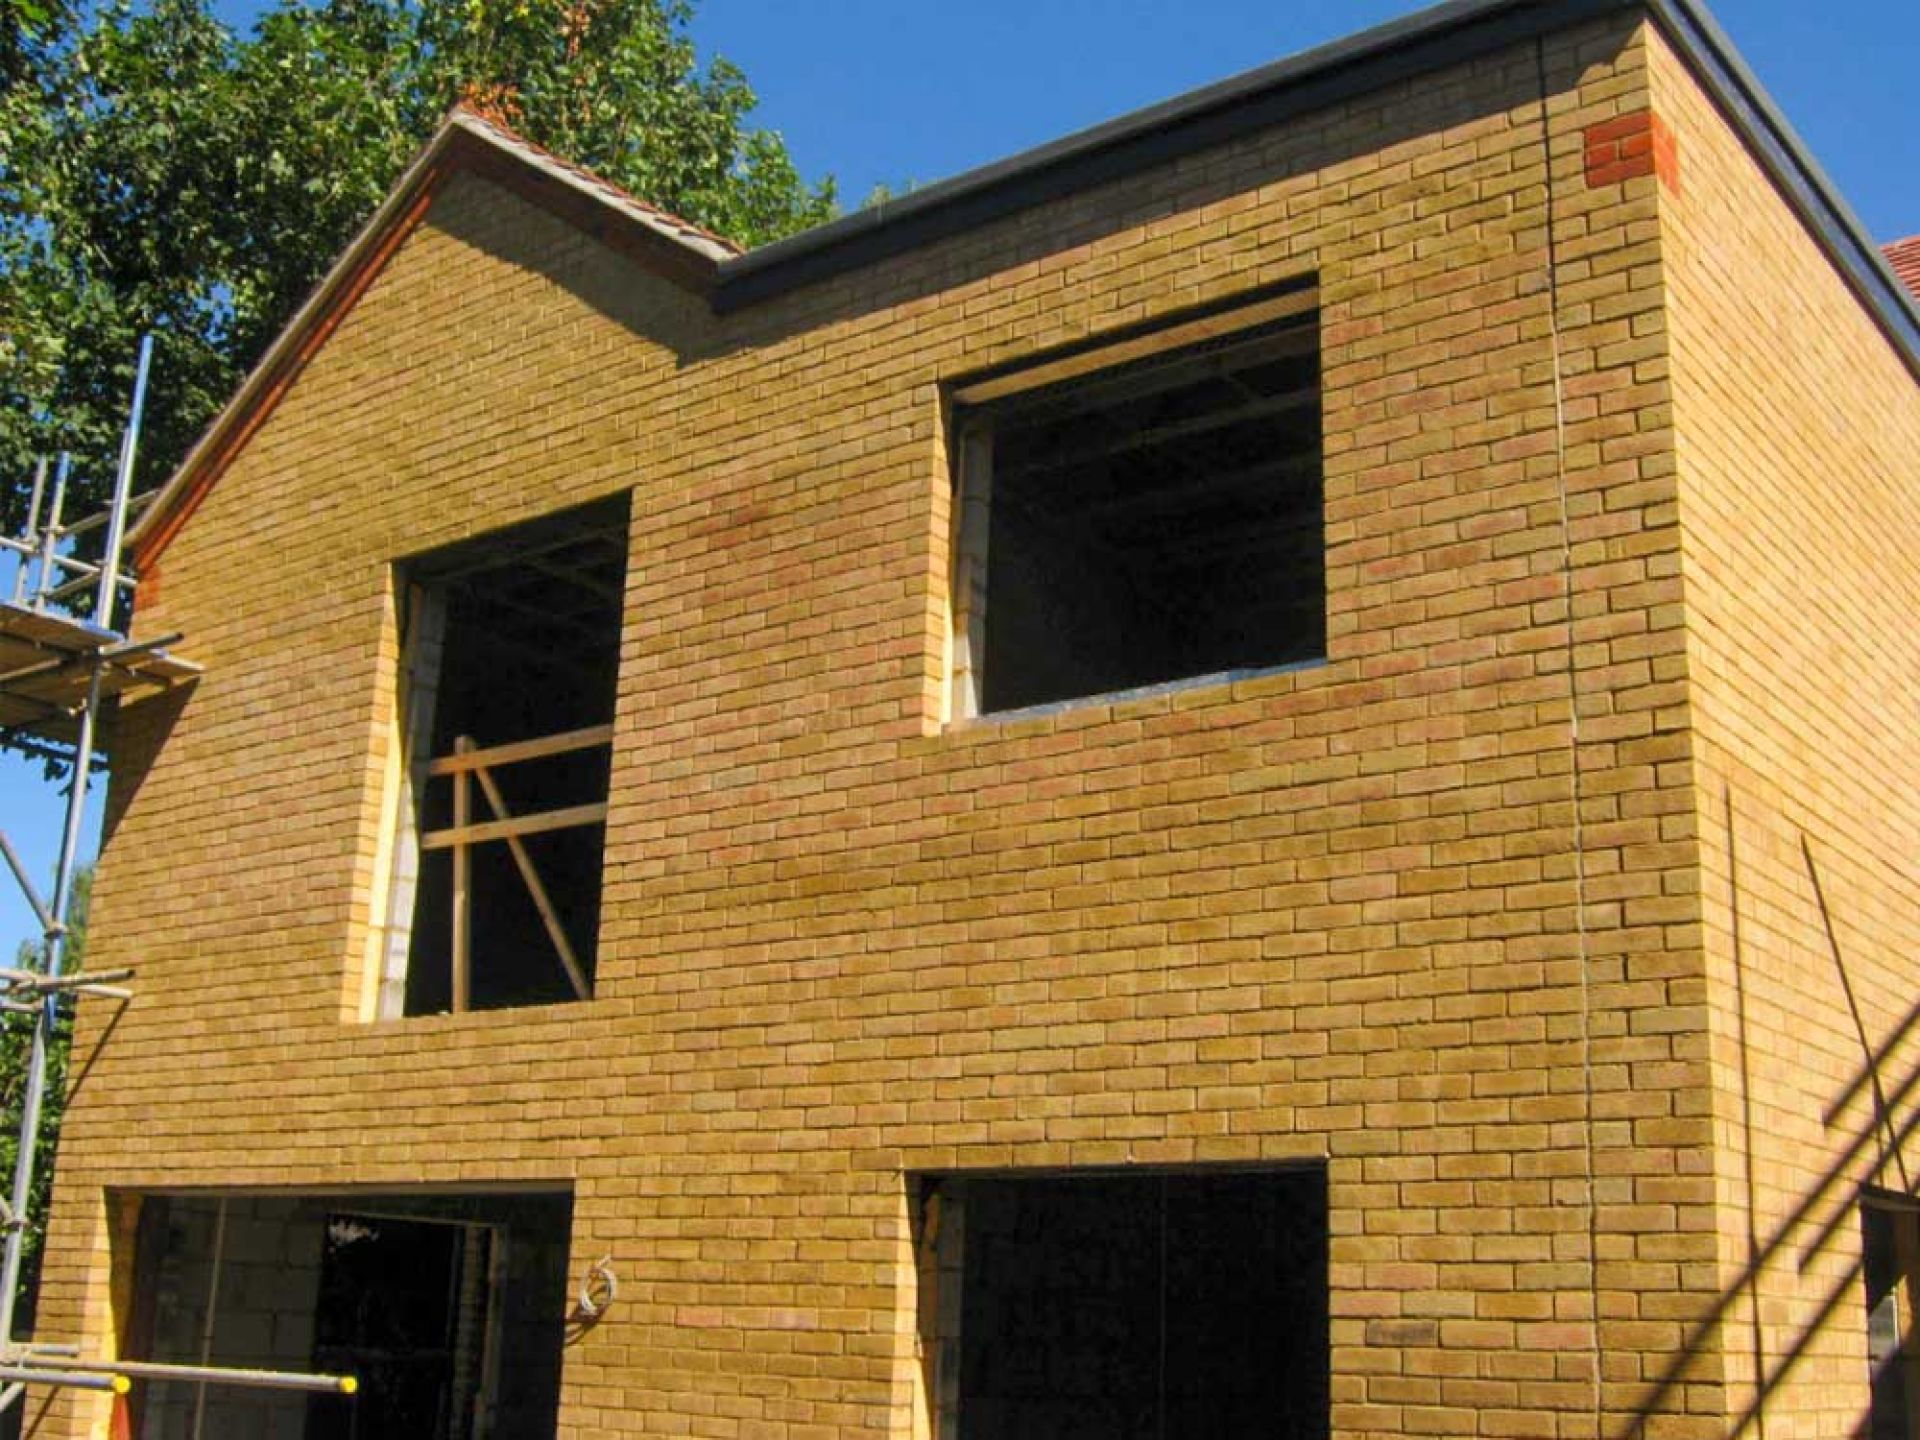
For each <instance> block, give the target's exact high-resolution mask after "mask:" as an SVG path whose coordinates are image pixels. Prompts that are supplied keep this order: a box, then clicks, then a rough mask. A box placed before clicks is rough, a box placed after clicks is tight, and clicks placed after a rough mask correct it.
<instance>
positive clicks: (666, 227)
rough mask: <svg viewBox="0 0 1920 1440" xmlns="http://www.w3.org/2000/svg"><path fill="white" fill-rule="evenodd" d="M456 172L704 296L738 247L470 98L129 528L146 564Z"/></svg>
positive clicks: (137, 555)
mask: <svg viewBox="0 0 1920 1440" xmlns="http://www.w3.org/2000/svg"><path fill="white" fill-rule="evenodd" d="M458 170H467V171H471V172H473V173H475V174H480V175H483V176H485V177H486V178H488V179H492V180H495V181H498V182H501V183H503V184H506V185H508V186H510V187H512V188H514V189H515V190H516V191H517V192H518V193H521V194H522V195H523V196H524V197H525V198H527V199H529V200H531V201H532V202H533V203H535V204H538V205H541V206H543V207H544V208H546V209H548V210H551V211H554V212H555V213H557V214H561V215H562V216H563V218H569V219H571V220H573V221H574V222H575V223H579V224H581V225H582V226H583V228H588V229H589V230H590V231H591V233H594V234H597V235H599V236H600V238H602V239H606V240H608V241H609V242H611V243H621V245H622V248H623V249H627V250H629V251H637V252H638V253H639V254H640V256H641V258H643V259H644V260H646V261H648V262H650V264H651V268H653V269H654V270H656V271H657V272H658V273H660V274H661V275H663V276H665V277H666V278H668V279H670V280H672V281H674V282H676V283H679V284H681V285H683V286H685V287H686V288H688V289H690V290H692V291H694V292H695V293H697V294H699V295H701V296H702V297H703V298H706V297H710V296H711V294H712V291H713V285H714V277H715V273H716V271H717V269H718V265H719V262H720V260H721V259H722V258H724V257H726V256H728V255H733V254H737V253H738V251H737V250H736V249H735V248H734V247H733V246H732V245H731V244H730V243H729V242H727V241H726V240H723V239H722V238H721V237H719V236H717V235H714V234H712V233H711V232H710V231H706V230H703V229H701V228H700V227H699V226H696V225H693V224H691V223H690V222H688V221H685V220H681V219H680V218H679V217H678V216H675V215H672V214H669V213H668V212H667V211H664V210H661V209H660V208H659V207H657V206H654V205H649V204H647V203H646V202H645V201H642V200H639V199H637V198H636V197H634V196H632V195H629V194H628V193H627V192H626V191H624V190H622V189H620V188H619V187H618V186H617V185H614V184H613V183H612V182H610V181H606V180H602V179H601V178H600V177H598V176H596V175H593V174H592V173H591V172H589V171H586V170H583V169H581V168H580V167H578V166H576V165H572V164H569V163H568V162H567V161H565V160H562V159H560V157H558V156H556V155H554V154H552V153H551V152H550V151H547V150H543V149H542V148H541V147H539V146H537V145H535V144H533V143H532V142H531V141H529V140H526V139H524V138H523V137H521V136H519V135H516V134H514V133H513V132H512V131H511V130H509V129H507V128H506V127H505V126H503V125H500V124H498V123H497V122H495V121H493V120H490V119H488V118H487V117H486V116H484V115H481V114H479V113H478V112H477V111H475V110H473V109H471V108H470V107H468V106H466V105H464V104H462V105H456V106H454V108H453V109H452V110H451V111H449V112H448V114H447V116H446V118H445V119H443V120H442V121H441V122H440V126H439V128H438V129H436V130H435V131H434V133H433V134H432V136H431V137H429V138H428V140H427V142H426V143H425V144H424V145H422V146H421V147H420V150H419V152H418V153H417V154H416V155H415V156H414V158H413V159H412V161H410V162H409V163H408V165H407V168H406V169H405V170H403V171H402V172H401V174H400V178H399V179H398V180H396V181H395V182H394V184H393V187H392V189H390V190H389V191H388V192H387V197H386V199H384V200H383V201H381V202H380V205H379V207H378V208H377V209H375V210H374V212H373V214H372V215H370V216H369V217H368V218H367V221H366V223H365V224H363V225H362V226H361V227H360V229H359V230H358V232H356V233H355V235H354V237H353V239H352V240H350V241H348V243H347V246H346V248H345V249H344V250H342V251H341V252H340V255H339V257H338V258H337V259H336V260H335V261H334V262H333V264H332V265H331V266H330V267H329V268H328V270H327V272H326V274H325V275H323V276H322V277H321V279H320V281H319V283H318V284H316V285H315V286H314V288H313V290H312V291H311V292H310V293H309V294H308V296H307V298H306V299H305V300H304V301H303V302H302V303H301V306H300V308H299V309H298V310H297V311H295V312H294V315H293V318H292V319H291V320H289V321H288V322H287V323H286V324H285V325H284V326H283V327H282V328H281V330H280V333H279V334H278V335H277V336H276V337H275V338H274V340H273V343H272V344H271V345H269V346H268V347H267V350H266V353H265V354H263V355H262V356H261V357H260V359H259V360H258V361H257V362H256V363H255V364H254V367H253V368H252V369H251V370H250V371H248V372H247V376H246V378H245V379H244V380H242V381H241V382H240V386H239V388H238V389H237V390H235V391H234V393H233V396H232V398H231V399H229V400H228V401H227V403H226V404H225V405H224V406H222V407H221V409H220V411H219V413H218V414H216V415H215V416H214V418H213V419H212V420H211V421H210V422H209V423H208V425H207V427H206V429H205V430H203V431H202V432H201V433H200V437H199V439H197V440H196V441H195V442H194V444H193V447H192V449H190V450H189V451H188V452H187V454H186V457H185V458H184V459H183V460H181V462H180V463H179V465H178V466H176V467H175V468H174V471H173V474H172V475H170V476H169V477H168V478H167V480H166V482H165V483H164V484H163V485H162V486H161V487H160V491H159V493H158V494H157V495H156V496H155V497H154V501H153V503H152V504H151V505H149V506H148V507H147V509H146V512H145V513H144V514H142V515H141V517H140V519H139V522H138V523H137V524H136V525H134V527H133V528H132V530H131V531H130V532H129V534H128V536H127V546H128V550H129V553H130V554H131V556H132V563H133V567H134V569H135V570H136V571H138V570H143V569H147V568H149V567H151V565H152V564H153V562H154V561H155V560H157V559H158V558H159V555H160V552H161V551H162V550H164V549H165V548H166V546H167V544H168V543H169V542H170V541H171V540H172V539H173V537H174V536H175V535H177V534H178V533H179V531H180V529H181V527H182V526H184V525H185V524H186V522H187V520H188V519H189V518H190V517H191V516H192V514H193V512H194V511H195V510H197V509H198V508H199V505H200V502H201V501H202V500H203V499H205V498H206V495H207V493H208V491H210V490H211V489H212V487H213V485H214V483H215V482H216V481H217V480H218V479H219V478H220V476H221V475H222V474H223V473H224V472H225V470H226V467H227V466H228V465H229V464H231V463H232V461H233V460H234V458H235V457H236V456H237V455H238V454H239V453H240V451H241V450H242V449H243V448H244V447H245V446H246V443H247V442H248V441H249V440H250V439H251V438H252V437H253V435H254V433H255V432H256V431H257V430H258V429H259V428H260V426H261V425H262V424H263V423H264V422H265V421H266V419H267V417H268V416H269V415H270V414H272V412H273V410H274V408H275V407H276V406H277V405H278V403H279V401H280V399H281V397H282V396H284V395H285V393H286V391H287V389H288V388H289V387H290V386H291V385H292V383H293V381H294V380H295V379H296V378H297V377H298V376H299V374H300V372H301V371H302V370H304V369H305V368H306V364H307V362H308V361H309V360H310V359H312V357H313V355H314V354H315V353H316V352H317V351H318V350H319V349H320V347H321V345H322V344H324V343H325V342H326V340H327V339H328V337H329V336H330V335H331V334H332V333H333V331H334V329H335V328H336V327H337V326H338V325H339V323H340V322H341V320H342V319H344V318H345V316H346V314H347V313H348V311H350V310H351V309H352V308H353V306H354V305H355V303H356V302H358V300H359V299H360V297H361V296H362V295H363V294H365V293H366V291H367V289H368V287H369V286H371V285H372V283H373V281H374V280H375V279H376V278H377V277H378V276H379V274H380V272H381V271H382V270H383V269H384V268H385V266H386V263H387V261H388V260H390V259H391V258H392V257H393V255H394V253H395V252H396V251H397V250H398V249H399V248H400V245H401V243H402V242H403V241H404V240H405V239H406V238H407V236H408V235H410V234H411V233H412V232H413V230H414V228H415V227H416V226H417V225H418V224H419V222H420V220H421V219H422V218H423V217H424V215H425V213H426V210H427V206H428V205H429V203H430V202H431V201H432V199H433V197H434V195H435V194H436V193H437V192H438V190H439V187H440V185H441V184H442V182H444V180H445V179H446V178H447V176H448V175H450V174H452V173H454V172H455V171H458ZM607 214H611V215H614V216H618V217H620V218H621V219H622V220H624V221H626V222H628V224H627V225H624V226H621V227H619V229H618V230H609V229H608V228H607V227H604V226H601V225H596V224H594V223H593V220H594V218H595V217H596V216H601V215H607ZM622 242H624V243H622Z"/></svg>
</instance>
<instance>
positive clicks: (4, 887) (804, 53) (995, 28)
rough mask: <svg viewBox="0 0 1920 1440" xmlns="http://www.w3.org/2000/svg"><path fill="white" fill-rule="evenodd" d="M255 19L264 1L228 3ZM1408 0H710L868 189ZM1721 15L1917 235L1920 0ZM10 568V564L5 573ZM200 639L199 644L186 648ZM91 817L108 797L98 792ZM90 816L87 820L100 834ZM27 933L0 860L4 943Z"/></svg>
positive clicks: (853, 188) (854, 184)
mask: <svg viewBox="0 0 1920 1440" xmlns="http://www.w3.org/2000/svg"><path fill="white" fill-rule="evenodd" d="M218 8H219V10H220V13H221V15H222V16H223V17H224V18H225V19H227V20H228V21H229V22H230V23H235V24H239V25H246V24H249V23H251V20H252V17H253V16H254V15H256V14H257V13H259V10H260V8H261V7H259V6H258V5H256V4H251V3H247V0H221V3H220V4H219V6H218ZM1417 8H1418V7H1417V6H1416V5H1412V4H1408V3H1404V0H1338V3H1333V0H1292V3H1287V0H1257V3H1256V0H1188V3H1185V4H1181V3H1175V0H959V3H954V0H949V3H947V4H927V3H919V4H916V3H912V0H807V3H797V0H705V3H704V4H702V5H701V6H700V9H699V11H698V14H697V16H696V18H695V22H694V35H695V38H696V39H697V40H698V41H699V43H700V45H701V48H702V50H703V52H705V53H707V54H709V55H711V54H714V53H719V54H723V55H725V56H726V57H727V58H728V59H730V60H732V61H733V62H734V63H735V64H737V65H739V66H740V67H741V69H743V70H744V71H745V72H746V75H747V78H748V80H749V81H750V82H751V83H752V85H753V86H754V88H755V90H756V91H758V93H759V95H760V110H759V112H758V115H757V116H756V119H757V122H758V123H759V124H761V125H764V126H767V127H769V128H771V129H776V130H779V131H780V132H781V133H782V134H783V135H784V136H785V137H786V140H787V144H788V146H789V148H790V149H791V150H792V152H793V155H794V158H795V160H796V161H797V162H798V163H799V165H800V168H801V170H802V172H803V173H805V174H807V175H809V176H819V175H823V174H827V173H832V174H833V175H835V176H836V177H838V179H839V181H840V187H841V193H842V195H843V196H844V197H846V199H847V200H848V201H849V202H852V203H857V202H858V201H859V200H860V199H861V198H862V197H863V196H865V195H866V194H867V193H868V192H869V191H870V190H871V189H872V188H873V187H874V186H875V185H876V184H880V183H885V184H888V185H891V186H894V187H896V188H898V187H900V186H902V185H905V184H907V183H910V182H917V183H921V184H925V183H929V182H931V181H934V180H938V179H941V178H943V177H945V176H948V175H952V174H955V173H957V172H959V171H961V170H965V169H968V168H970V167H972V166H974V165H980V164H984V163H986V162H988V161H991V160H995V159H998V158H1000V157H1002V156H1004V155H1009V154H1012V153H1013V152H1015V151H1018V150H1022V149H1025V148H1027V147H1029V146H1032V145H1038V144H1042V143H1044V142H1045V141H1048V140H1052V139H1055V138H1057V137H1059V136H1061V135H1064V134H1066V133H1068V132H1070V131H1072V130H1077V129H1080V128H1082V127H1084V126H1087V125H1092V124H1096V123H1098V122H1099V121H1101V120H1105V119H1109V118H1111V117H1113V116H1115V115H1119V114H1124V113H1125V112H1127V111H1129V110H1133V109H1137V108H1138V107H1140V106H1142V105H1147V104H1151V103H1153V102H1154V101H1157V100H1163V99H1166V98H1168V97H1169V96H1172V95H1177V94H1179V93H1181V92H1182V91H1185V90H1190V89H1193V88H1194V87H1195V86H1199V85H1204V84H1207V83H1209V82H1211V81H1214V80H1219V79H1223V78H1225V77H1226V76H1228V75H1232V74H1234V73H1236V72H1238V71H1241V70H1246V69H1249V68H1251V67H1253V66H1256V65H1261V64H1264V63H1266V62H1267V61H1269V60H1274V59H1278V58H1279V57H1281V56H1283V55H1288V54H1292V53H1294V52H1296V51H1298V50H1301V49H1305V48H1307V47H1309V46H1312V45H1316V44H1320V43H1322V42H1324V41H1327V40H1332V39H1337V38H1339V37H1340V36H1342V35H1346V34H1350V33H1352V32H1353V31H1355V30H1359V29H1363V28H1365V27H1366V26H1368V25H1373V24H1377V23H1379V22H1381V21H1383V20H1389V19H1392V18H1394V17H1395V16H1398V15H1404V14H1408V13H1411V12H1412V11H1413V10H1415V9H1417ZM1714 13H1715V14H1716V15H1717V17H1718V18H1719V20H1720V22H1721V24H1722V25H1723V26H1724V27H1725V28H1726V30H1727V31H1728V32H1729V33H1730V34H1731V35H1732V37H1733V39H1734V41H1735V43H1736V44H1737V45H1738V46H1739V48H1740V50H1741V53H1742V54H1743V55H1744V56H1745V57H1746V59H1747V62H1748V64H1749V65H1750V66H1751V67H1752V68H1753V70H1754V71H1755V72H1756V73H1757V74H1758V75H1759V77H1760V79H1761V81H1762V82H1763V83H1764V84H1765V85H1766V86H1767V88H1768V89H1769V90H1770V91H1771V92H1772V94H1773V96H1774V99H1775V100H1776V101H1777V102H1778V103H1779V105H1780V107H1781V109H1782V110H1784V111H1785V112H1786V114H1787V116H1788V118H1789V119H1790V120H1791V121H1792V122H1793V124H1794V125H1795V127H1796V128H1797V129H1798V130H1799V131H1800V134H1801V136H1802V138H1803V139H1804V140H1805V141H1806V143H1807V146H1808V148H1809V149H1810V150H1811V151H1812V152H1813V154H1814V155H1815V156H1816V157H1817V158H1818V159H1819V160H1820V161H1821V163H1822V164H1823V165H1824V166H1825V167H1826V169H1827V171H1828V173H1829V174H1830V175H1831V176H1832V177H1833V179H1834V180H1835V182H1836V183H1837V184H1838V186H1839V188H1840V191H1841V193H1842V194H1843V195H1845V196H1846V197H1847V199H1848V201H1849V202H1850V203H1851V204H1852V205H1853V207H1854V209H1855V210H1856V211H1857V212H1858V214H1859V215H1860V218H1861V219H1862V221H1863V222H1864V223H1865V224H1866V227H1867V229H1868V230H1869V231H1870V232H1872V234H1873V235H1874V236H1875V237H1876V238H1878V239H1880V240H1882V241H1886V240H1892V239H1897V238H1899V237H1901V236H1904V235H1910V234H1914V233H1916V232H1920V98H1916V91H1917V90H1920V3H1915V0H1836V3H1829V4H1812V3H1808V0H1721V3H1720V4H1718V5H1717V6H1715V10H1714ZM9 580H10V575H9V573H8V571H7V567H6V565H5V564H4V562H0V585H4V584H6V583H8V581H9ZM185 648H186V650H187V651H188V653H191V645H188V646H187V647H185ZM92 810H93V814H94V816H95V817H96V820H97V816H98V813H99V804H98V800H97V798H96V801H95V803H94V805H93V806H92ZM60 821H61V806H60V798H59V796H58V795H57V794H56V793H55V792H54V790H53V789H52V787H50V786H47V785H45V784H44V783H43V782H42V781H41V780H40V776H39V768H38V766H33V765H26V764H23V763H20V762H18V761H14V760H11V759H8V758H4V757H0V827H4V828H5V829H6V830H7V832H8V833H9V834H10V835H11V836H12V837H13V838H14V840H15V842H16V843H17V844H19V845H20V846H21V848H22V849H23V850H24V851H25V852H26V854H27V855H28V858H29V863H31V864H32V865H33V867H34V869H35V873H36V876H37V877H38V878H39V880H40V883H41V884H42V885H43V886H45V885H46V884H47V883H48V882H49V881H50V878H51V871H52V865H53V854H54V847H55V845H56V844H57V841H58V832H59V825H60ZM96 828H97V827H90V835H89V842H88V843H89V847H91V845H92V843H93V842H92V839H91V835H92V833H93V831H94V829H96ZM29 930H30V924H29V916H28V913H27V910H26V907H25V905H24V904H23V903H21V902H20V901H19V900H18V898H17V896H16V895H15V893H14V891H13V887H12V883H11V880H10V878H8V877H6V876H4V875H3V874H0V954H3V955H5V956H8V957H10V956H11V952H12V948H13V942H14V940H15V939H16V938H24V937H25V936H26V935H27V934H28V933H29Z"/></svg>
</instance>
